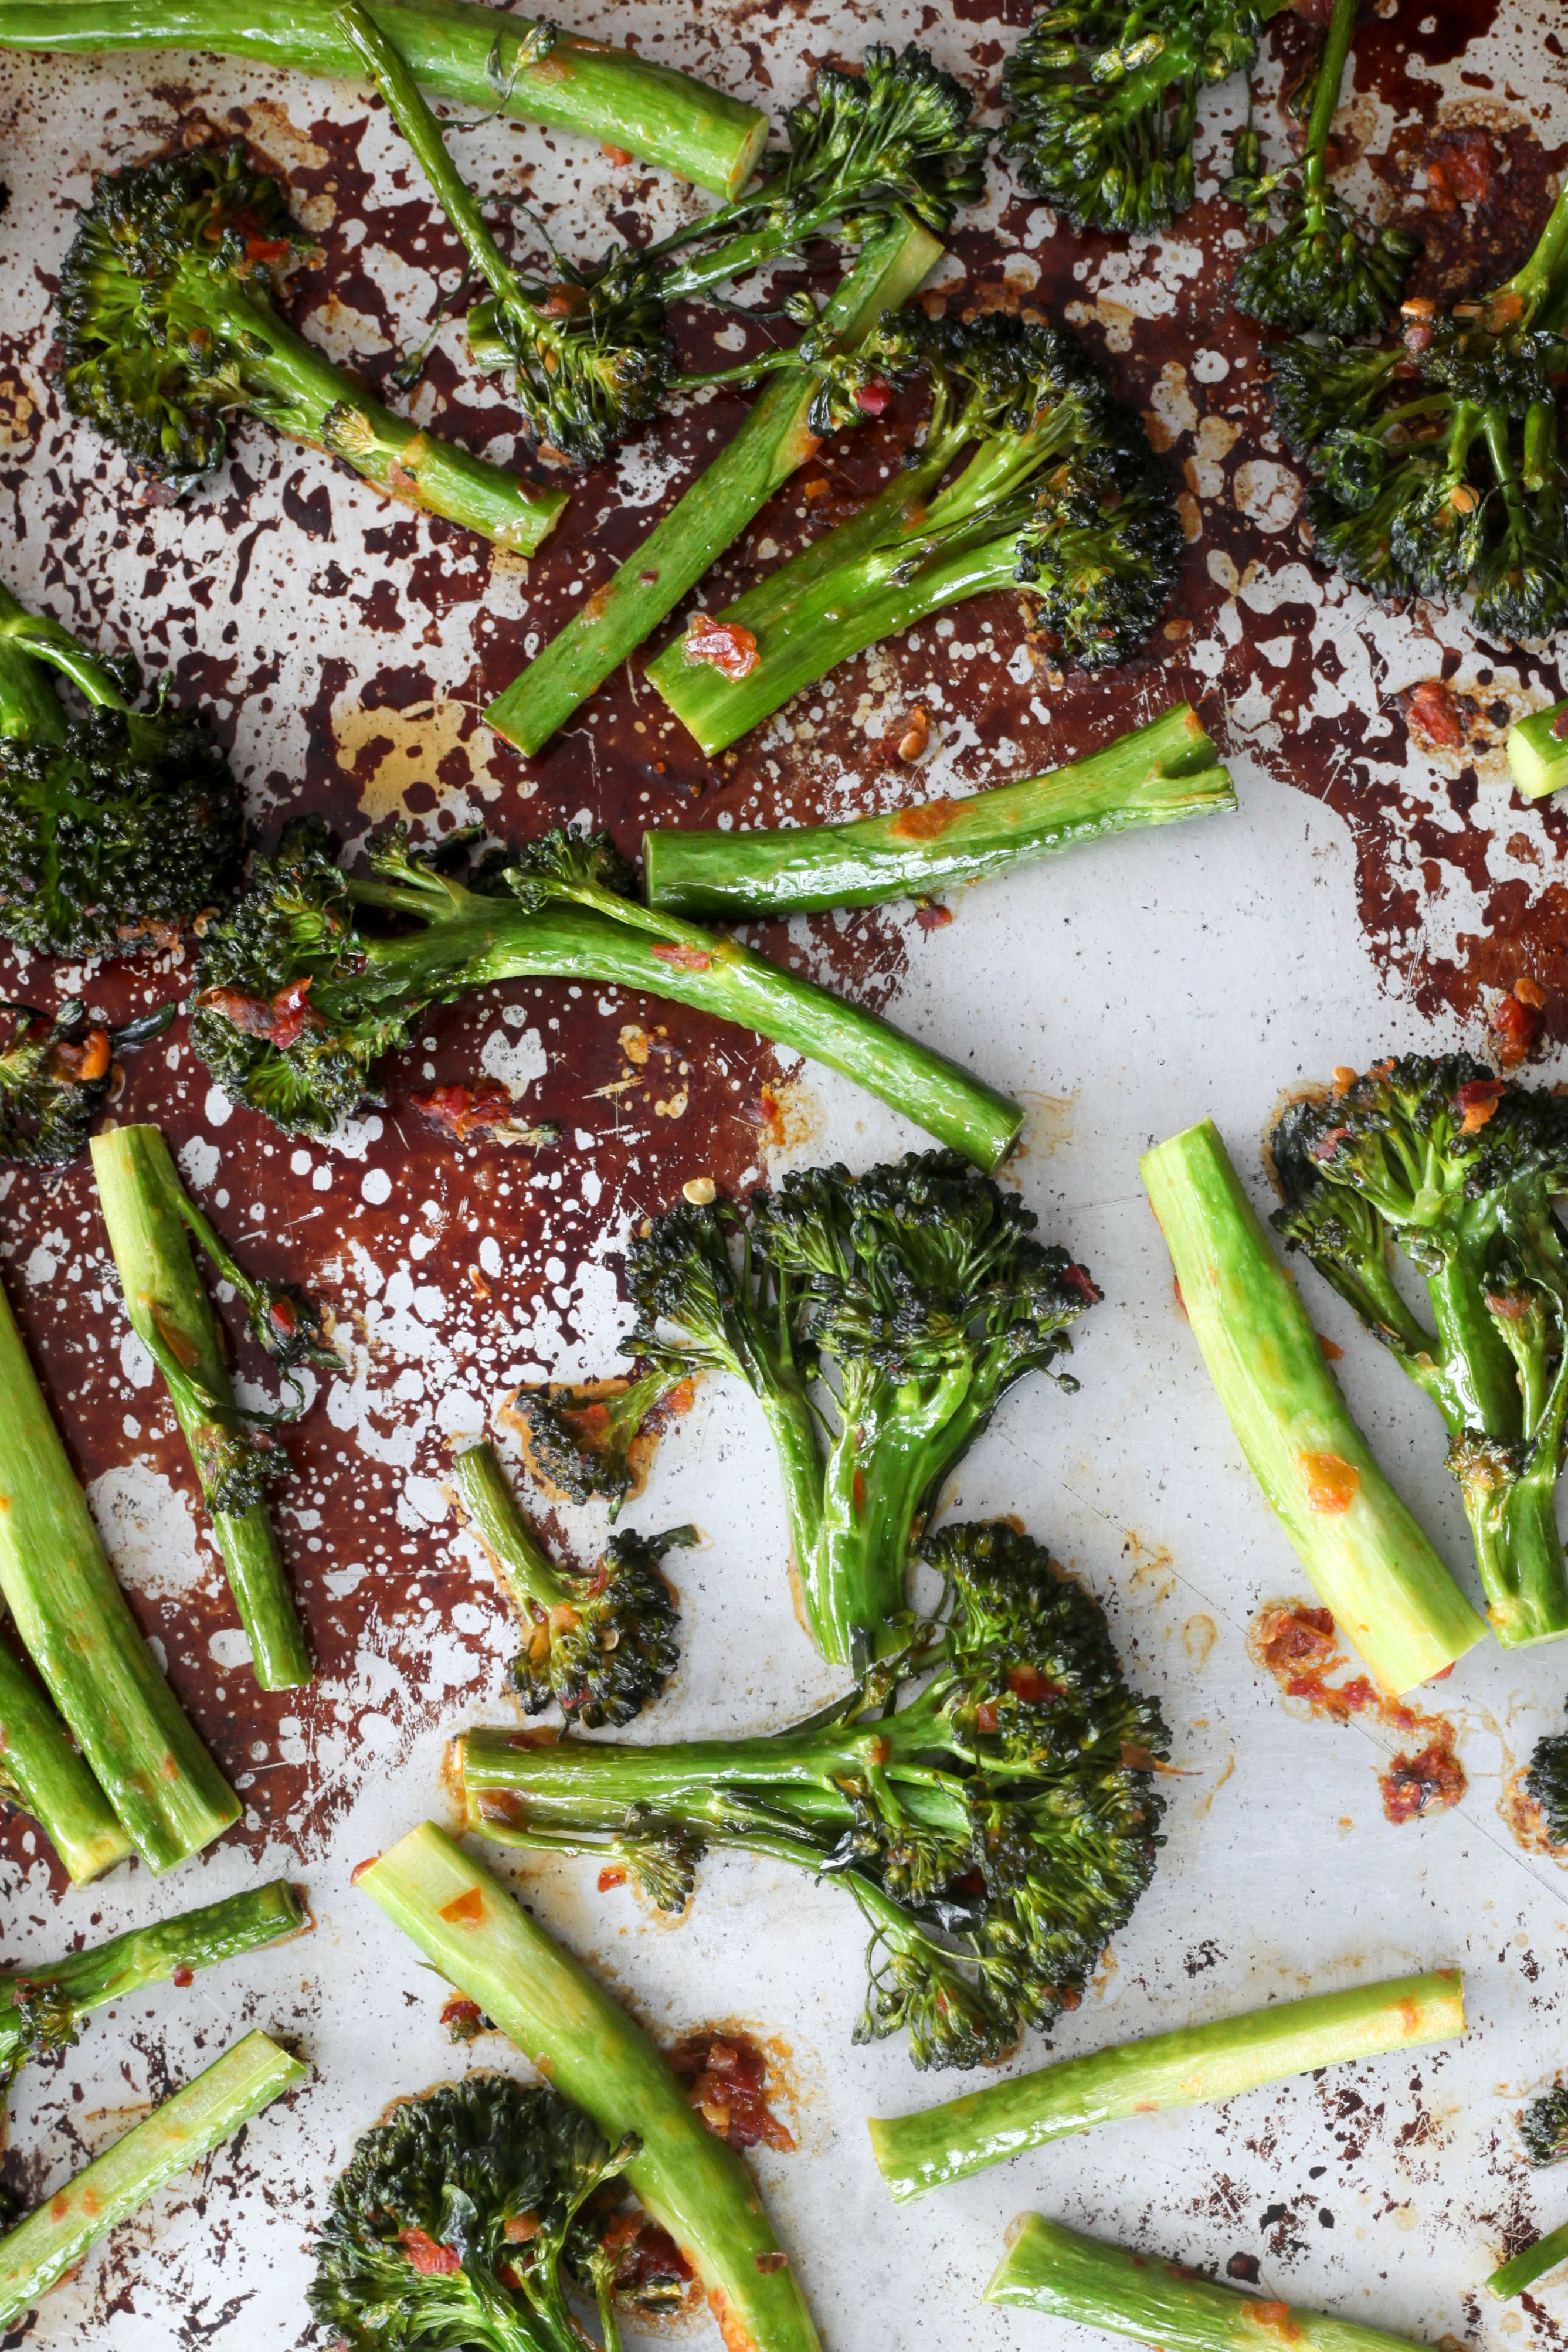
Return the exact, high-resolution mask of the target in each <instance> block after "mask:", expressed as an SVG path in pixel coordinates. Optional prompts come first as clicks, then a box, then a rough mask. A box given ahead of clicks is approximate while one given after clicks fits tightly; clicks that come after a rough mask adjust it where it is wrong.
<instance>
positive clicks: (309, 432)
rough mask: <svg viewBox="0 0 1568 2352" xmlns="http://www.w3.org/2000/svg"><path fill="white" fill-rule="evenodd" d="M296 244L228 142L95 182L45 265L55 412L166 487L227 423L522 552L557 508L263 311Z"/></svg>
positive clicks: (224, 436) (211, 456)
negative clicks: (384, 397)
mask: <svg viewBox="0 0 1568 2352" xmlns="http://www.w3.org/2000/svg"><path fill="white" fill-rule="evenodd" d="M310 243H311V240H310V236H308V235H307V233H306V232H305V230H303V229H302V228H300V226H299V224H298V222H297V221H296V220H295V219H294V218H293V216H292V215H291V214H290V213H289V208H288V205H287V203H286V201H285V198H284V194H283V191H282V190H281V188H280V187H279V184H278V183H277V181H276V180H274V179H271V178H269V177H268V175H267V174H266V173H261V172H258V170H257V169H256V167H255V166H254V164H253V163H251V161H250V159H249V157H248V155H247V152H246V150H245V148H244V146H243V145H242V144H241V143H240V142H238V141H236V142H234V143H233V144H232V145H231V146H230V147H228V148H226V149H224V150H219V149H217V148H206V147H204V148H197V149H195V150H194V151H193V152H190V153H187V154H183V155H174V156H166V157H163V159H161V160H160V161H158V162H156V163H137V164H130V165H127V166H126V167H125V168H124V169H123V170H121V171H118V172H110V173H106V174H105V175H104V176H103V178H101V179H100V181H99V183H98V185H97V187H96V189H95V190H94V193H93V200H92V203H91V205H89V207H88V208H87V210H86V211H85V212H84V213H83V214H82V215H81V225H80V226H79V229H78V231H77V234H76V238H75V241H74V243H73V244H72V246H71V248H70V251H69V252H68V254H67V256H66V257H65V261H64V263H63V265H62V266H61V269H60V285H59V297H58V301H59V332H60V351H61V355H62V365H61V374H60V383H61V389H62V391H63V392H64V394H65V399H66V404H67V405H68V408H69V409H70V411H71V413H72V415H75V416H79V417H81V418H83V419H85V421H86V422H87V423H89V424H90V425H93V426H94V427H95V428H96V429H97V430H98V431H99V432H100V433H102V434H103V435H104V436H106V437H107V438H108V439H109V440H110V441H113V442H115V443H116V444H117V445H118V446H120V447H121V449H123V450H124V451H125V453H126V455H127V457H130V458H131V459H132V463H133V464H135V465H137V466H140V467H143V468H144V469H145V470H146V471H147V472H149V473H151V474H155V475H158V476H161V477H162V478H163V479H164V480H166V481H169V482H171V483H172V484H174V487H175V488H176V490H178V491H181V492H183V491H184V490H187V489H189V488H191V487H192V486H193V485H194V484H195V482H196V481H197V480H198V479H199V478H200V477H201V476H202V475H203V474H205V473H208V472H210V471H211V469H212V468H213V467H215V466H216V465H217V464H218V463H219V462H220V461H221V459H222V458H223V457H224V454H225V452H226V449H227V447H228V439H229V430H230V423H231V420H232V419H233V418H234V417H235V416H237V415H251V416H255V417H258V418H259V419H260V420H261V422H263V423H264V424H267V425H270V426H271V427H272V428H273V430H274V431H275V432H278V433H281V434H284V435H286V436H289V438H291V439H293V440H297V441H308V442H310V443H312V444H313V445H314V446H316V447H318V448H321V449H324V450H326V451H327V453H328V454H329V455H330V456H331V457H341V458H342V460H343V462H344V463H345V464H346V465H348V466H350V467H353V471H354V472H355V473H356V474H359V475H362V476H363V478H364V479H365V480H366V481H367V482H370V483H372V484H373V485H374V488H377V489H379V490H383V491H384V492H385V494H386V495H387V497H388V498H394V499H404V500H405V501H406V502H407V503H408V504H409V505H411V506H416V507H421V508H423V509H425V511H426V513H427V514H436V515H443V516H445V517H446V519H447V521H448V522H455V523H459V524H461V525H462V526H463V528H464V529H465V530H473V531H477V532H479V535H480V537H481V538H484V539H489V540H493V541H495V543H496V544H497V545H498V546H500V547H505V548H509V549H510V550H512V551H514V552H517V553H521V554H523V555H532V554H534V553H535V552H537V551H538V549H539V548H540V547H541V546H542V544H543V542H544V541H545V540H546V539H547V538H548V537H549V535H550V533H551V531H552V530H553V529H554V527H555V525H556V523H557V522H558V521H559V520H560V518H561V514H562V510H563V508H564V507H565V506H566V503H567V498H566V493H565V491H564V490H542V489H538V488H535V487H534V486H533V485H532V484H531V483H530V482H524V481H520V480H519V479H518V478H517V476H516V475H514V474H509V473H507V472H506V471H505V470H504V469H503V468H502V467H499V466H490V465H487V464H486V463H485V462H484V460H483V459H481V458H479V457H469V456H468V453H467V451H466V450H462V449H458V448H456V447H454V446H453V445H452V444H451V443H450V442H447V441H444V440H442V439H441V438H440V436H438V435H437V434H433V433H429V432H426V431H425V430H424V429H423V428H422V427H420V426H418V425H411V424H409V423H408V421H407V419H406V418H405V417H401V416H395V415H393V414H392V412H391V410H390V409H387V408H383V407H382V406H381V404H380V403H379V402H377V401H374V400H372V399H371V398H370V396H369V394H366V393H364V392H363V391H362V389H361V388H360V386H359V385H358V384H357V383H354V382H353V380H352V379H351V378H350V377H348V376H346V375H344V374H342V372H341V371H340V370H339V369H337V368H335V367H333V366H332V365H331V362H329V361H327V360H326V359H324V358H323V357H322V355H321V352H319V351H317V350H316V349H315V347H314V346H313V345H312V344H310V343H308V342H306V341H305V340H304V338H303V337H302V336H300V335H297V334H296V333H295V332H294V331H293V329H292V328H291V327H286V326H285V325H284V323H283V321H282V320H281V319H279V316H278V314H277V312H276V311H275V310H274V309H273V308H272V303H271V299H270V292H271V287H272V275H273V272H274V271H275V270H276V269H279V268H281V267H282V266H284V265H285V264H286V263H288V262H289V260H290V259H291V258H292V257H294V256H295V255H296V254H298V253H300V252H302V251H306V250H308V249H309V247H310Z"/></svg>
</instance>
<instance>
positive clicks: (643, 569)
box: [485, 218, 942, 752]
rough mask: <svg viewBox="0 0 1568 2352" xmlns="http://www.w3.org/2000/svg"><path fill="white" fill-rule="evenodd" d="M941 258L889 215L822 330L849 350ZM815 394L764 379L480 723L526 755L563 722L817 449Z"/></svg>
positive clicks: (791, 376) (804, 385)
mask: <svg viewBox="0 0 1568 2352" xmlns="http://www.w3.org/2000/svg"><path fill="white" fill-rule="evenodd" d="M941 258H942V247H941V246H940V245H939V244H938V243H937V240H936V239H935V237H933V236H931V234H930V232H929V230H927V229H924V228H922V227H921V226H920V224H919V223H918V222H917V221H912V220H909V219H902V218H901V219H899V220H896V221H895V222H894V223H893V224H892V226H890V227H889V228H888V229H887V230H886V231H885V232H884V233H883V234H882V235H881V236H877V237H875V238H873V239H872V241H871V242H870V243H869V244H868V246H866V247H865V248H864V250H863V251H862V253H861V255H860V257H859V259H858V261H857V263H856V265H855V268H853V269H852V270H851V272H850V273H849V275H848V277H847V278H846V279H845V280H844V283H843V284H842V285H841V286H840V287H839V288H838V289H837V292H836V293H835V294H834V296H833V297H832V299H831V300H830V301H829V302H828V304H827V306H826V310H824V311H823V313H822V315H821V318H820V320H818V329H819V331H820V332H821V333H822V334H824V335H825V336H831V337H833V338H835V339H836V340H837V342H838V344H839V345H840V347H841V348H843V349H845V350H847V351H854V350H855V349H856V348H857V347H858V345H859V344H860V343H861V342H863V341H865V338H866V337H867V335H868V333H869V332H870V331H871V329H872V328H873V327H874V326H875V325H876V323H877V320H879V318H880V317H881V316H882V315H883V313H884V312H886V311H893V310H900V309H901V307H902V306H903V304H904V303H905V302H907V301H908V300H909V299H910V296H911V295H912V294H913V293H914V292H915V290H916V289H917V288H918V287H919V286H920V285H921V283H922V281H923V280H924V279H925V278H927V277H928V276H929V275H930V273H931V270H932V269H933V268H935V267H936V264H937V263H938V262H939V261H940V260H941ZM816 394H817V378H816V374H815V373H814V372H813V370H812V369H810V368H808V367H799V368H789V369H786V370H784V373H781V374H779V375H776V376H774V377H773V380H772V382H771V383H767V384H765V385H764V386H763V390H762V392H761V393H760V394H758V396H757V398H756V400H755V401H754V402H753V403H752V407H751V409H750V410H749V411H748V413H747V415H746V419H745V422H744V423H743V424H742V426H741V428H740V431H739V432H738V433H737V434H736V436H735V437H734V439H733V440H732V441H731V442H730V443H729V445H728V446H727V447H725V448H723V449H721V451H720V453H719V455H718V457H715V458H714V460H713V463H712V464H711V465H710V467H708V469H707V471H706V473H703V474H700V475H699V476H698V478H697V479H696V481H695V482H693V483H692V485H691V488H689V490H687V491H686V492H685V493H684V495H683V496H682V497H681V498H680V499H679V500H678V501H677V503H676V504H675V506H673V507H672V508H671V509H670V511H669V512H668V514H667V515H666V516H665V517H664V519H663V520H662V521H660V522H658V523H656V524H655V526H654V528H653V530H651V531H650V532H649V533H648V535H647V538H646V539H645V540H644V541H643V542H642V545H641V546H640V547H639V548H638V549H637V551H636V553H635V554H633V555H629V556H627V558H626V562H624V563H623V564H622V565H621V567H620V569H619V571H617V572H615V573H613V574H612V576H611V577H610V578H609V579H608V580H607V581H605V583H604V585H603V586H602V587H599V588H596V589H595V591H594V593H593V594H592V595H591V596H589V597H586V598H584V602H583V604H582V605H581V606H580V607H579V608H578V610H577V611H576V612H574V614H573V615H572V618H571V619H570V620H569V621H568V622H567V623H566V625H565V626H564V627H563V629H561V630H560V631H559V633H558V634H557V635H555V636H553V637H552V639H551V641H550V643H549V644H548V645H547V646H545V648H544V650H543V652H542V654H540V655H539V656H538V657H537V659H535V660H534V661H532V662H531V663H530V664H529V666H528V667H527V668H526V669H525V670H523V671H522V672H521V675H520V676H519V677H516V678H514V679H513V681H512V683H511V685H510V686H509V687H508V688H507V689H506V691H505V692H504V693H503V694H500V695H498V697H497V698H496V699H495V701H494V702H492V703H491V704H490V707H489V709H488V710H487V711H486V712H485V724H486V725H487V726H488V727H491V728H493V729H494V730H495V732H496V733H497V734H498V735H504V736H505V738H506V740H507V741H508V742H509V743H515V744H516V745H517V747H518V749H519V751H527V752H534V751H539V750H541V749H542V746H543V745H544V744H545V743H547V742H548V741H549V740H550V738H551V737H552V735H553V734H554V733H555V732H556V730H557V729H559V728H561V727H563V726H564V725H565V723H566V721H567V719H570V718H571V716H572V713H573V712H574V710H575V709H576V708H577V706H578V704H579V703H580V702H584V701H586V699H587V698H588V696H589V695H590V694H592V693H593V692H594V691H595V688H597V687H600V686H602V685H603V684H604V682H605V678H607V677H609V675H610V672H611V671H612V670H613V669H614V668H615V667H616V664H617V663H618V662H622V661H625V660H626V657H627V656H628V655H630V654H632V653H635V652H636V650H637V646H640V645H641V644H642V642H643V640H644V639H645V638H646V637H647V636H649V635H651V634H652V632H653V631H654V630H655V629H656V628H657V627H658V624H659V623H660V621H662V620H663V619H664V618H665V616H666V614H669V613H672V612H673V611H674V610H675V607H676V606H677V604H679V602H680V600H681V598H682V597H683V596H684V595H685V594H686V593H687V592H688V590H689V589H691V588H694V587H695V586H696V585H697V583H698V582H699V580H700V579H701V577H702V575H703V573H704V572H706V571H707V570H708V569H709V567H710V565H711V564H713V563H714V562H717V561H718V559H719V557H720V556H721V554H722V553H723V551H724V550H725V549H726V548H727V547H729V546H731V545H732V543H733V542H734V541H736V540H737V539H738V538H739V537H740V535H741V533H742V531H743V530H745V528H746V526H747V524H748V523H750V522H751V521H752V519H753V517H754V516H756V515H757V514H759V513H760V512H761V511H762V509H763V507H764V506H765V505H766V504H767V501H768V500H769V499H771V498H772V497H773V492H774V491H775V490H777V489H779V488H782V487H783V485H784V483H785V482H787V481H788V479H789V478H790V476H791V475H792V474H793V473H795V472H796V471H797V469H798V468H799V467H802V466H804V465H805V463H806V462H807V460H808V459H809V458H810V457H813V456H814V455H815V453H816V449H817V448H818V446H820V444H819V438H818V436H817V435H816V434H815V433H814V432H813V431H812V429H811V409H812V405H813V403H814V402H815V400H816Z"/></svg>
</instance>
